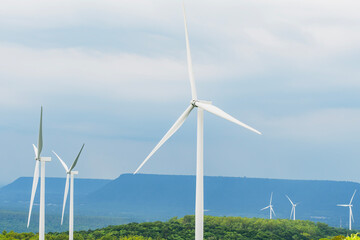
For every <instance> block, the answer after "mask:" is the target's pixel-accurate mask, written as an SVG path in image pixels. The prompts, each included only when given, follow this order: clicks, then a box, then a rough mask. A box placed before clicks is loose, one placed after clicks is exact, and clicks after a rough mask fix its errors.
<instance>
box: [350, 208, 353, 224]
mask: <svg viewBox="0 0 360 240" xmlns="http://www.w3.org/2000/svg"><path fill="white" fill-rule="evenodd" d="M350 215H351V219H352V221H353V222H354V215H353V211H352V208H351V207H350Z"/></svg>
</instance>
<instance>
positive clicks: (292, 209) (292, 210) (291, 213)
mask: <svg viewBox="0 0 360 240" xmlns="http://www.w3.org/2000/svg"><path fill="white" fill-rule="evenodd" d="M293 212H294V206H293V207H292V208H291V212H290V219H291V216H292V215H293Z"/></svg>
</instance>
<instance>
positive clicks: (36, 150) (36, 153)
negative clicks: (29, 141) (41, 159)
mask: <svg viewBox="0 0 360 240" xmlns="http://www.w3.org/2000/svg"><path fill="white" fill-rule="evenodd" d="M33 148H34V152H35V158H38V149H37V147H36V146H35V145H34V144H33Z"/></svg>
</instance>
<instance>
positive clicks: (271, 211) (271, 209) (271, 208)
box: [260, 193, 276, 219]
mask: <svg viewBox="0 0 360 240" xmlns="http://www.w3.org/2000/svg"><path fill="white" fill-rule="evenodd" d="M272 197H273V193H271V196H270V204H269V206H267V207H264V208H262V209H260V211H263V210H265V209H268V208H269V209H270V219H272V214H274V216H276V214H275V211H274V209H273V205H272Z"/></svg>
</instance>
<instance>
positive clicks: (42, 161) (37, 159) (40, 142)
mask: <svg viewBox="0 0 360 240" xmlns="http://www.w3.org/2000/svg"><path fill="white" fill-rule="evenodd" d="M42 113H43V108H42V107H41V113H40V128H39V139H38V145H37V147H36V146H35V145H34V144H33V147H34V152H35V171H34V178H33V184H32V190H31V198H30V208H29V217H28V223H27V227H28V228H29V225H30V219H31V211H32V207H33V204H34V198H35V193H36V189H37V185H38V181H39V163H40V165H41V171H40V174H41V179H40V214H39V240H45V162H50V161H51V157H41V155H40V154H41V151H42V148H43V138H42Z"/></svg>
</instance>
